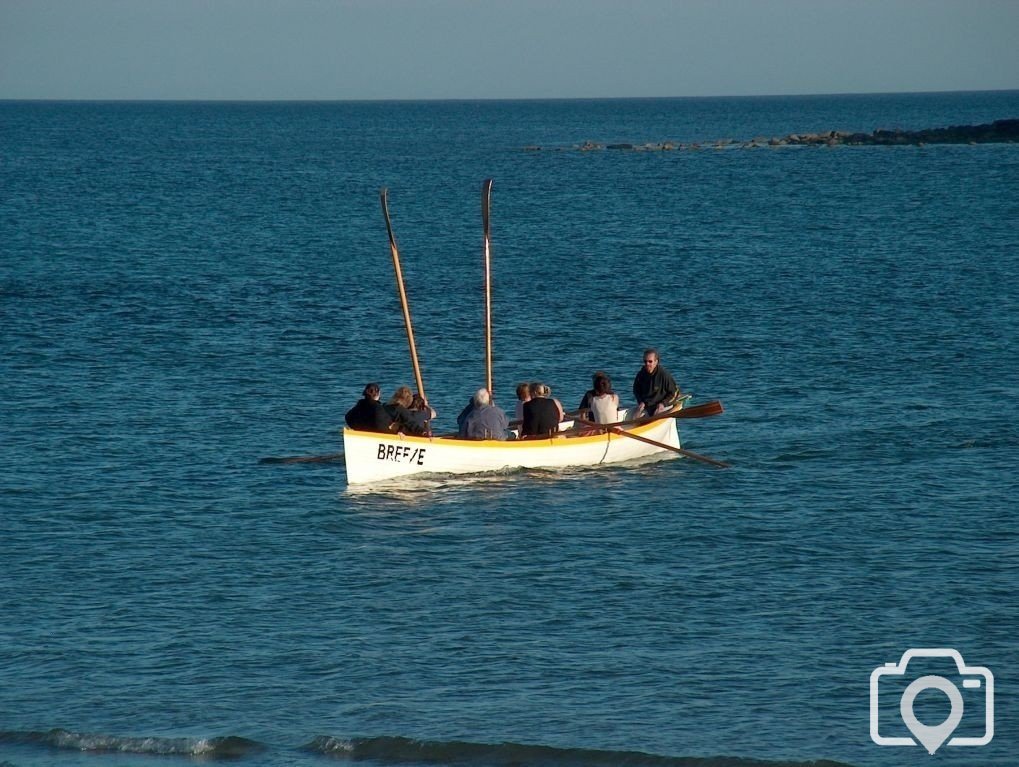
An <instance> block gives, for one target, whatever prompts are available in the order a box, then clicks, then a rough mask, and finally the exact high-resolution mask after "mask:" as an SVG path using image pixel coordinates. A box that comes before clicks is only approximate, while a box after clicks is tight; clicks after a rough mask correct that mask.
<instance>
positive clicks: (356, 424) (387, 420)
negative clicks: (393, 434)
mask: <svg viewBox="0 0 1019 767" xmlns="http://www.w3.org/2000/svg"><path fill="white" fill-rule="evenodd" d="M381 396H382V391H381V390H380V389H379V385H378V384H377V383H370V384H368V385H367V386H365V387H364V397H363V398H361V399H359V400H358V401H357V404H355V405H354V407H352V408H351V409H350V410H348V411H347V415H346V420H347V426H349V427H350V428H351V429H354V430H356V431H380V432H389V431H391V429H390V427H391V426H392V425H393V419H392V417H391V416H390V415H389V413H387V412H386V408H385V406H384V405H383V404H382V403H381V402H379V398H380V397H381Z"/></svg>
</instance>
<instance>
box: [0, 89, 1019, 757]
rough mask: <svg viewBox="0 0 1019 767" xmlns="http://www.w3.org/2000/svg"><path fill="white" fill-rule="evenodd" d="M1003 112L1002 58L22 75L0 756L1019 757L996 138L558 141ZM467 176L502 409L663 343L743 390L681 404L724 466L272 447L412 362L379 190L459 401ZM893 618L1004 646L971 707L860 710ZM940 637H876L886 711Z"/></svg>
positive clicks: (986, 651) (1017, 565)
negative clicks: (639, 69)
mask: <svg viewBox="0 0 1019 767" xmlns="http://www.w3.org/2000/svg"><path fill="white" fill-rule="evenodd" d="M1006 117H1019V92H1007V93H976V94H938V95H901V96H890V95H885V96H845V97H811V98H770V99H694V100H647V101H643V100H635V101H543V102H542V101H539V102H450V103H309V104H300V103H284V104H211V103H199V104H188V103H136V104H131V103H110V104H102V103H12V102H7V103H0V311H2V322H0V352H2V354H0V419H2V420H0V764H3V765H5V767H9V765H17V767H46V766H50V765H65V764H71V765H101V764H116V765H121V764H123V765H132V767H135V766H137V765H148V764H157V763H158V764H160V765H173V764H177V763H184V762H186V761H187V760H193V759H195V758H199V757H201V758H213V759H216V758H228V757H231V756H238V757H239V758H241V759H242V761H243V763H246V764H251V765H259V766H261V765H300V766H302V767H303V766H305V765H315V764H329V763H335V760H336V758H340V759H359V760H367V762H368V763H370V764H379V765H388V764H410V765H419V764H468V765H489V764H495V765H509V764H548V765H571V766H572V765H577V766H579V765H616V764H624V763H625V764H631V765H645V764H646V765H667V766H675V767H684V766H686V765H700V766H701V767H705V766H709V765H716V766H721V765H726V764H731V762H729V761H727V760H726V759H725V757H743V758H745V759H747V760H749V761H747V762H741V764H744V765H758V764H760V763H769V764H771V763H777V764H788V763H801V762H806V761H810V760H833V761H837V762H839V763H844V764H850V765H854V766H857V767H862V766H863V765H879V766H880V767H885V766H891V765H911V764H927V763H934V761H935V760H936V761H937V762H938V763H940V764H953V765H1014V764H1016V753H1019V703H1017V696H1019V640H1017V637H1019V599H1017V597H1016V594H1017V592H1019V521H1017V501H1016V498H1017V497H1019V471H1017V469H1019V404H1017V401H1019V372H1017V371H1019V349H1017V343H1016V339H1017V337H1019V229H1017V222H1019V146H1016V145H1009V144H1001V145H979V146H967V145H955V146H926V147H856V148H851V147H841V148H823V149H811V148H794V147H786V148H774V149H770V148H760V149H752V150H751V149H741V148H738V147H734V148H730V149H726V150H723V151H716V150H705V151H692V150H684V151H674V152H628V151H611V150H605V151H595V152H580V151H576V150H574V149H571V148H570V147H575V146H579V145H580V144H582V143H583V142H584V141H597V142H602V143H611V142H630V143H635V144H643V143H645V142H654V143H657V142H661V141H675V142H691V141H700V142H711V141H713V140H714V139H723V138H733V139H750V138H753V137H755V136H775V135H784V134H788V133H793V132H810V131H822V130H831V129H839V130H853V131H868V132H869V131H871V130H874V129H876V128H904V129H921V128H928V127H939V126H944V125H952V124H975V123H983V122H989V121H991V120H994V119H1000V118H1006ZM528 146H541V147H543V149H542V150H541V151H525V149H524V147H528ZM486 177H493V178H494V179H495V187H494V192H493V214H492V215H493V223H492V234H493V241H492V247H493V257H494V274H495V276H494V301H495V308H494V319H495V345H496V348H495V354H496V360H495V388H496V392H497V395H498V398H499V399H500V400H501V401H502V403H503V404H504V405H506V406H510V405H511V404H512V402H513V386H514V385H515V384H516V383H517V382H518V381H522V380H531V379H541V380H545V381H547V382H549V383H550V384H551V385H552V387H553V390H554V393H555V394H556V395H558V396H560V397H561V398H562V399H563V400H564V402H565V403H566V404H567V406H568V407H572V406H575V405H576V403H577V401H579V398H580V396H581V394H582V393H583V392H584V390H585V389H586V388H587V386H588V385H589V381H590V374H591V372H592V371H593V370H595V369H599V368H601V369H604V370H606V371H608V372H609V373H610V374H611V375H612V376H613V378H614V380H615V382H616V385H617V389H619V390H621V391H623V392H628V390H629V383H630V380H631V378H632V375H633V374H634V372H635V371H636V370H637V368H638V367H639V365H640V361H641V352H642V350H643V349H644V347H645V346H648V345H654V346H657V347H659V348H660V350H661V355H662V360H663V363H664V364H665V365H666V366H667V367H669V368H670V369H671V370H672V371H673V372H674V374H675V375H676V377H677V378H678V380H679V381H680V384H681V385H682V386H683V388H684V389H686V390H689V391H693V392H694V393H695V400H705V399H712V398H719V399H721V400H722V401H723V402H724V403H725V406H726V413H725V414H724V415H723V416H721V417H719V418H715V419H710V420H704V421H693V420H689V421H681V422H680V426H681V432H682V436H683V439H684V443H685V444H686V446H688V447H689V448H691V449H693V450H696V451H700V452H703V453H706V454H709V455H712V456H716V457H719V458H724V459H725V460H728V461H730V462H731V463H732V464H733V465H734V467H733V468H732V469H729V470H717V469H712V468H710V467H708V466H705V465H702V464H698V463H696V462H693V461H690V460H674V461H665V462H661V463H657V464H652V465H642V466H634V467H627V466H620V467H608V468H602V469H597V470H586V471H585V470H577V471H565V472H524V473H507V474H499V475H494V476H489V477H478V478H459V479H453V478H443V477H433V478H430V479H426V480H422V481H420V482H415V483H410V484H408V485H407V486H404V487H400V488H396V489H389V490H387V491H385V492H380V493H353V492H350V491H348V490H347V489H346V480H345V474H344V468H343V465H342V463H311V464H295V465H264V464H260V463H259V459H260V458H262V457H266V456H285V455H302V454H312V455H314V454H324V453H334V452H337V451H339V450H340V449H342V442H341V439H340V436H339V434H338V431H337V429H338V427H339V426H340V425H341V424H342V417H343V413H344V412H345V411H346V409H347V408H348V407H350V405H351V404H352V403H353V402H354V401H355V400H356V399H357V397H358V396H359V395H360V391H361V388H362V386H363V385H364V384H365V382H367V381H370V380H378V381H379V382H380V383H381V384H382V386H383V389H384V390H385V392H386V393H387V394H388V393H389V392H391V391H392V389H393V388H394V387H395V386H398V385H401V384H412V383H413V376H412V369H411V365H410V362H409V356H408V353H407V344H406V339H405V336H404V332H403V325H402V320H401V316H400V311H399V303H398V300H397V294H396V290H395V287H394V280H393V275H392V268H391V263H390V260H389V249H388V246H387V243H386V234H385V228H384V224H383V220H382V217H381V214H380V208H379V201H378V191H379V188H380V187H381V186H383V185H388V186H389V188H390V206H391V209H392V214H393V225H394V228H395V231H396V235H397V238H398V240H399V242H400V246H401V252H402V255H403V268H404V273H405V276H406V280H407V290H408V294H409V297H410V301H411V311H412V313H413V317H414V323H415V328H416V331H417V344H418V351H419V353H420V357H421V364H422V371H423V376H424V381H425V386H426V390H427V393H428V395H429V397H430V399H431V400H432V403H433V404H434V406H435V407H436V409H437V410H438V411H439V414H440V418H439V422H438V426H439V427H440V428H443V429H448V428H449V427H450V426H452V425H453V420H454V417H455V415H456V413H457V412H458V411H459V409H460V407H461V406H462V404H463V403H464V402H465V401H466V398H467V396H468V395H469V393H470V392H471V391H472V390H473V389H475V388H476V387H477V386H479V385H481V384H482V383H483V382H484V372H485V371H484V327H483V317H484V314H483V292H482V256H481V253H482V251H481V225H480V211H479V189H480V183H481V181H482V179H484V178H486ZM909 648H954V649H957V650H958V651H959V652H960V653H962V655H963V657H964V658H965V660H966V661H967V662H968V663H969V664H972V665H977V666H986V667H987V668H988V669H989V670H990V671H991V672H993V675H994V682H995V687H994V690H993V699H994V702H995V710H994V717H993V721H994V726H995V732H994V739H993V740H992V742H991V743H990V744H989V745H986V746H983V747H952V746H947V745H946V746H944V747H942V748H941V749H940V750H939V751H938V752H937V753H936V755H935V756H934V757H933V759H932V758H931V757H929V756H928V755H927V754H926V753H925V752H924V751H923V749H920V748H917V747H910V748H907V747H881V746H878V745H876V744H875V743H874V742H872V740H871V738H870V734H869V729H868V728H869V708H870V706H869V702H870V699H869V695H870V675H871V672H872V671H873V670H874V669H875V668H876V667H878V666H880V665H881V664H883V663H886V662H892V661H897V660H898V659H899V658H900V656H901V655H902V653H903V652H904V651H905V650H907V649H909ZM925 663H926V665H925ZM925 663H919V664H918V665H916V666H911V667H909V668H908V669H907V674H906V675H900V676H899V677H898V678H897V679H889V678H883V681H882V682H881V684H882V685H883V684H884V683H885V682H888V686H887V687H885V688H882V693H883V694H884V697H880V696H879V699H880V705H879V708H880V712H879V713H880V720H881V732H882V734H883V735H885V736H901V735H903V734H905V730H904V727H903V724H902V720H901V717H900V716H899V707H898V700H899V697H900V696H901V692H902V687H901V685H900V686H899V687H896V684H897V683H901V682H904V681H908V680H909V679H912V678H915V677H916V676H917V675H918V674H920V673H921V672H922V673H934V674H945V675H948V676H952V678H953V679H955V680H956V681H958V674H957V673H955V672H956V670H955V668H954V666H950V665H945V664H941V665H940V666H939V665H938V662H937V661H933V660H929V661H926V662H925ZM928 668H929V669H933V670H932V671H930V672H928V671H927V669H928ZM953 674H954V676H953ZM960 689H962V690H963V693H964V696H965V701H966V706H965V713H964V716H963V718H962V722H961V723H960V725H959V729H958V730H957V731H956V735H959V736H970V737H979V736H980V734H982V732H983V729H984V725H985V717H984V713H985V712H984V708H983V707H984V706H985V704H986V700H987V697H986V695H985V693H986V692H989V691H988V690H987V687H986V684H985V685H984V686H983V687H981V688H979V689H973V688H962V687H960ZM925 695H926V696H927V697H926V698H924V699H922V700H920V699H918V702H917V708H916V712H917V715H918V717H920V718H921V720H922V721H925V722H927V723H930V724H937V723H938V722H940V721H941V720H943V719H944V718H945V717H946V716H947V714H948V710H947V699H941V700H939V699H938V698H937V695H938V694H936V693H933V692H928V693H925ZM939 707H940V708H939ZM697 757H704V758H705V760H704V761H698V760H697V759H696V758H697ZM709 757H710V758H709ZM928 760H930V762H928Z"/></svg>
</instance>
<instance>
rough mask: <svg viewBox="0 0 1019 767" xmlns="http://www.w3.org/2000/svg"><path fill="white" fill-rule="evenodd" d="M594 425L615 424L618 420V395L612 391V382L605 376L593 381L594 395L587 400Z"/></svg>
mask: <svg viewBox="0 0 1019 767" xmlns="http://www.w3.org/2000/svg"><path fill="white" fill-rule="evenodd" d="M588 401H589V403H590V405H591V416H592V418H593V420H594V422H595V423H615V422H616V421H618V420H619V395H618V394H616V393H615V392H614V391H612V381H611V380H609V377H608V376H607V375H605V374H602V375H599V376H597V377H596V378H595V379H594V394H593V395H592V396H591V397H590V399H589V400H588Z"/></svg>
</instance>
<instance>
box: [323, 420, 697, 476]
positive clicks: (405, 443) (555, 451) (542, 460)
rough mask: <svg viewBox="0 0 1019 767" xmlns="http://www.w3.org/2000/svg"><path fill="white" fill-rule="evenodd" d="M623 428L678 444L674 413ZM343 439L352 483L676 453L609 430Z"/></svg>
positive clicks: (350, 433)
mask: <svg viewBox="0 0 1019 767" xmlns="http://www.w3.org/2000/svg"><path fill="white" fill-rule="evenodd" d="M562 426H564V427H565V426H568V424H563V425H562ZM625 428H626V429H627V431H629V432H630V433H632V434H636V435H639V436H641V437H645V438H647V439H651V440H654V441H656V442H661V443H663V444H666V445H669V446H671V447H677V448H678V447H679V446H680V444H679V430H678V429H677V428H676V420H675V419H674V418H661V419H659V420H656V421H651V422H649V423H644V424H640V425H636V426H628V427H625ZM343 443H344V458H345V461H346V464H347V482H348V484H351V485H359V484H365V483H369V482H384V481H386V480H391V479H398V478H401V477H408V476H411V475H414V474H425V473H428V474H475V473H479V472H486V471H501V470H506V469H522V468H526V469H539V468H563V467H568V466H597V465H599V464H603V463H619V462H620V461H629V460H633V459H636V458H643V457H646V456H651V455H655V454H659V453H666V454H667V455H674V454H673V453H671V451H666V450H664V449H663V448H661V447H658V446H656V445H649V444H647V443H645V442H641V441H639V440H636V439H632V438H631V437H626V436H623V435H621V434H615V433H612V432H608V433H604V434H595V435H591V436H563V435H556V436H554V437H551V438H549V439H540V440H536V439H526V440H508V441H499V440H463V439H453V438H449V437H410V436H400V435H398V434H379V433H376V432H366V431H354V430H352V429H344V430H343Z"/></svg>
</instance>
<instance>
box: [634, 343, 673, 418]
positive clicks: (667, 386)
mask: <svg viewBox="0 0 1019 767" xmlns="http://www.w3.org/2000/svg"><path fill="white" fill-rule="evenodd" d="M633 396H634V397H635V398H636V399H637V412H636V414H635V416H636V417H637V418H639V417H641V416H643V415H654V414H655V413H657V412H658V409H659V408H661V409H662V410H664V409H665V407H667V406H668V405H671V404H672V403H673V402H675V401H676V398H677V397H679V387H678V386H677V385H676V380H675V379H674V378H673V377H672V374H671V373H669V371H668V370H666V369H665V368H663V367H662V366H661V365H660V364H658V350H657V349H645V350H644V367H642V368H641V369H640V371H639V372H638V373H637V377H636V378H634V379H633Z"/></svg>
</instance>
